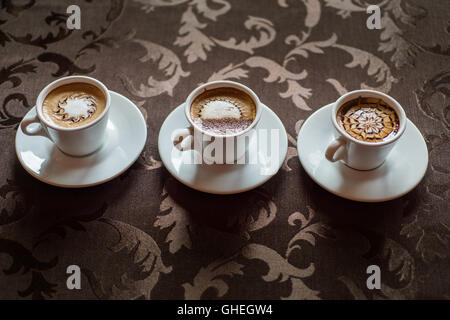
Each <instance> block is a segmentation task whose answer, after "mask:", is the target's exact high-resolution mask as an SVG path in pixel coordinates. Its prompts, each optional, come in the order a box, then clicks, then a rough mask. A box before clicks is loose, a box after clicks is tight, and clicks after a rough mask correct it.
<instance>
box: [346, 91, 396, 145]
mask: <svg viewBox="0 0 450 320" xmlns="http://www.w3.org/2000/svg"><path fill="white" fill-rule="evenodd" d="M337 120H338V123H339V125H340V126H341V127H342V128H343V129H344V130H345V132H347V134H349V135H350V136H352V137H353V138H355V139H358V140H361V141H365V142H382V141H385V140H387V139H389V138H391V137H393V136H395V134H396V133H397V132H398V129H399V126H400V123H399V119H398V116H397V114H396V113H395V111H394V110H393V109H392V108H391V107H389V106H388V105H387V104H386V103H385V102H383V101H382V100H376V99H371V98H358V99H356V100H352V101H350V102H347V103H346V104H344V105H343V106H342V107H341V109H340V110H339V111H338V116H337Z"/></svg>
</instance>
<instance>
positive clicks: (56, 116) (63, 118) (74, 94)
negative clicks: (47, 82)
mask: <svg viewBox="0 0 450 320" xmlns="http://www.w3.org/2000/svg"><path fill="white" fill-rule="evenodd" d="M105 108H106V97H105V95H104V94H103V92H102V91H101V90H100V89H99V88H97V87H96V86H93V85H91V84H88V83H71V84H67V85H63V86H61V87H58V88H56V89H54V90H52V91H50V93H49V94H48V95H47V97H45V99H44V102H43V103H42V113H43V115H44V117H45V118H46V119H47V120H48V121H50V122H51V123H53V124H54V125H56V126H59V127H64V128H76V127H81V126H84V125H87V124H88V123H91V122H92V121H94V120H95V119H97V118H98V117H99V116H100V115H101V114H102V113H103V111H104V110H105Z"/></svg>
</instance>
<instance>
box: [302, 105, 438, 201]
mask: <svg viewBox="0 0 450 320" xmlns="http://www.w3.org/2000/svg"><path fill="white" fill-rule="evenodd" d="M332 105H333V103H329V104H326V105H324V106H322V107H321V108H319V109H317V110H316V111H315V112H313V113H312V114H311V115H310V116H309V117H308V118H307V119H306V120H305V121H304V123H303V124H302V127H301V128H300V131H299V132H298V135H297V154H298V158H299V160H300V164H301V165H302V167H303V170H305V172H306V174H307V175H308V176H309V177H310V178H311V179H312V180H313V181H314V182H315V183H316V184H317V185H319V186H320V187H321V188H323V189H324V190H326V191H328V192H330V193H332V194H334V195H336V196H338V197H341V198H344V199H347V200H351V201H356V202H366V203H379V202H386V201H391V200H394V199H398V198H401V197H403V196H404V195H406V194H407V193H409V192H411V191H412V190H414V189H415V188H416V187H417V186H418V185H419V183H420V182H421V181H422V180H423V178H424V177H425V175H426V173H427V171H428V166H429V155H428V152H426V166H425V169H424V170H423V172H422V174H421V175H420V179H417V182H415V183H414V184H411V187H408V188H406V191H404V192H402V193H399V194H397V195H394V196H390V197H383V198H370V199H367V198H361V197H352V196H351V195H348V194H344V193H341V192H337V191H335V190H333V189H331V188H328V187H327V186H326V185H324V184H323V183H320V182H319V181H318V180H317V179H316V178H315V177H314V175H312V174H310V172H309V171H308V170H307V169H306V168H305V165H304V163H303V161H302V158H301V156H300V153H301V152H300V134H301V132H302V129H303V128H304V127H305V124H306V123H308V122H309V121H311V119H312V118H313V116H314V115H315V114H316V113H317V112H318V111H320V110H322V109H326V108H330V109H331V107H332ZM407 120H408V122H407V126H406V128H407V127H408V126H410V127H411V128H412V129H413V130H414V129H415V130H416V131H418V132H419V133H420V137H421V138H422V142H423V143H424V145H425V148H426V149H427V151H428V148H427V144H426V142H425V139H424V138H423V135H422V133H421V132H420V130H419V129H418V128H417V126H416V125H415V124H414V123H413V122H412V121H411V120H409V119H407ZM336 164H337V163H336ZM350 169H351V170H354V171H355V172H356V173H362V172H364V171H359V170H356V169H352V168H350ZM376 169H377V168H375V169H373V170H376Z"/></svg>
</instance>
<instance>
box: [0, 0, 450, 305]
mask: <svg viewBox="0 0 450 320" xmlns="http://www.w3.org/2000/svg"><path fill="white" fill-rule="evenodd" d="M261 3H262V2H261V1H257V0H251V1H239V0H109V1H104V2H101V4H99V3H97V2H95V4H94V2H93V1H88V0H85V1H78V5H79V6H80V8H81V11H82V21H81V29H80V30H68V29H67V28H66V19H67V17H68V14H67V13H66V8H67V6H68V5H70V4H73V3H72V2H70V1H65V0H64V1H57V2H56V1H47V0H45V1H39V2H38V1H34V0H29V1H16V0H5V1H2V2H1V4H0V89H1V90H0V132H1V133H2V135H1V136H0V145H1V147H2V148H3V150H4V151H3V152H2V153H1V155H0V157H1V160H2V161H1V162H2V164H3V166H2V170H1V171H0V298H5V299H71V298H85V299H170V298H177V299H215V298H235V299H239V298H243V299H249V298H254V299H412V298H448V297H450V277H449V275H448V272H447V271H446V270H448V269H449V268H450V255H449V254H448V252H449V249H450V218H449V216H448V212H449V196H450V191H449V190H450V183H449V177H450V169H449V168H450V163H449V160H450V157H449V151H450V148H449V147H450V142H449V141H450V138H449V137H450V132H449V129H450V113H449V111H450V104H449V101H450V100H449V99H450V90H449V86H450V69H449V66H450V49H449V48H450V42H449V39H450V37H449V33H450V27H449V16H450V7H449V6H448V3H447V1H445V0H439V1H437V0H436V1H419V0H389V1H387V0H380V1H365V0H302V1H294V0H278V1H270V2H269V1H264V4H263V5H262V4H261ZM374 3H376V4H378V5H379V6H380V9H381V26H382V29H381V30H369V29H367V28H366V19H367V14H366V8H367V6H368V5H370V4H374ZM31 26H32V27H31ZM73 74H82V75H89V76H92V77H95V78H98V79H100V80H101V81H102V82H104V83H105V84H106V85H107V86H108V87H109V88H110V89H111V90H115V91H117V92H120V93H122V94H124V95H125V96H127V97H129V98H130V99H131V100H132V101H134V102H135V103H136V105H137V106H138V107H139V109H140V110H141V112H142V113H143V115H144V117H145V119H146V121H147V125H148V132H149V136H148V141H147V145H146V146H145V149H144V151H143V153H142V154H141V156H140V157H139V158H138V160H137V162H136V163H135V164H134V165H133V166H132V167H131V169H130V170H128V171H127V172H126V173H125V174H123V175H122V176H120V177H119V178H117V179H115V180H113V181H111V182H108V183H106V184H104V185H101V186H97V187H93V188H88V189H82V190H65V189H59V188H55V187H51V186H47V185H44V184H42V183H40V182H38V181H36V180H34V179H33V178H32V177H30V176H28V175H27V174H26V173H25V171H24V170H23V169H22V168H21V167H20V165H19V164H18V161H17V160H16V158H15V152H14V136H15V133H16V130H17V127H18V125H19V123H20V121H21V119H22V117H23V116H24V115H25V114H26V112H28V111H29V110H30V109H31V108H32V107H33V105H34V101H35V99H36V97H37V94H38V93H39V91H40V90H41V89H42V88H43V87H44V86H45V85H46V84H47V83H49V82H50V81H52V80H54V79H56V78H58V77H61V76H67V75H73ZM219 79H230V80H235V81H239V82H242V83H244V84H246V85H249V86H250V87H251V88H252V89H253V90H254V91H255V92H256V93H257V94H258V95H259V96H260V98H261V100H262V101H263V102H264V103H265V104H266V105H268V106H269V107H270V108H271V109H272V110H274V111H275V112H276V113H277V114H278V116H279V117H280V119H281V120H282V121H283V123H284V125H285V128H286V130H287V133H288V142H289V145H288V154H287V157H286V160H285V162H284V164H283V166H282V169H281V170H280V171H279V172H278V173H277V175H275V176H274V177H273V178H272V179H271V180H270V181H269V182H267V183H266V184H265V185H263V186H262V187H260V188H257V189H255V190H252V191H249V192H246V193H243V194H238V195H230V196H215V195H208V194H204V193H201V192H197V191H194V190H192V189H189V188H188V187H185V186H184V185H182V184H180V183H179V182H178V181H176V180H175V179H174V178H173V177H170V175H169V173H168V172H167V171H166V170H165V169H164V167H163V165H162V163H161V160H160V157H159V154H158V147H157V135H158V132H159V127H160V126H161V124H162V122H163V121H164V119H165V118H166V116H167V115H168V114H169V113H170V112H171V110H173V109H174V108H175V107H176V106H178V105H179V104H181V103H182V102H183V100H184V99H185V98H186V96H187V95H188V93H189V92H190V91H191V90H192V89H193V88H195V87H196V86H197V85H198V84H200V83H205V82H207V81H213V80H219ZM358 88H373V89H376V90H381V91H384V92H387V93H389V94H391V95H392V96H394V97H395V98H396V99H397V100H398V101H399V102H400V103H401V104H402V105H403V106H404V108H405V110H406V113H407V116H408V117H409V118H410V119H411V120H412V121H413V122H414V123H415V124H416V125H417V126H418V128H419V129H420V130H421V132H422V133H423V135H424V137H425V140H426V142H427V145H428V149H429V155H430V167H429V170H428V172H427V175H426V177H425V179H424V181H423V182H422V183H420V184H419V186H418V187H417V188H416V189H415V190H414V191H412V192H410V193H409V194H408V195H406V196H404V197H402V198H400V199H397V200H393V201H389V202H386V203H380V204H363V203H355V202H351V201H346V200H344V199H340V198H338V197H335V196H333V195H331V194H329V193H327V192H326V191H324V190H323V189H321V188H320V187H318V186H317V185H315V184H314V183H313V182H312V181H311V180H310V179H309V178H308V177H307V175H306V174H305V172H304V171H303V169H302V168H301V165H300V163H299V161H298V160H297V141H296V137H297V134H298V132H299V130H300V128H301V126H302V124H303V122H304V121H305V120H306V119H307V117H308V116H309V115H311V114H312V112H314V111H315V110H317V109H319V108H320V107H321V106H323V105H325V104H328V103H330V102H333V101H335V100H336V99H337V98H338V97H339V95H341V94H343V93H345V92H347V91H349V90H354V89H358ZM71 264H77V265H79V266H80V267H81V269H82V290H68V289H67V288H66V277H67V275H66V268H67V266H69V265H71ZM372 264H376V265H378V266H380V268H381V271H382V281H381V289H380V290H375V291H374V290H368V289H367V287H366V279H367V274H366V268H367V266H369V265H372Z"/></svg>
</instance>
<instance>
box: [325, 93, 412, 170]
mask: <svg viewBox="0 0 450 320" xmlns="http://www.w3.org/2000/svg"><path fill="white" fill-rule="evenodd" d="M358 97H362V98H378V99H381V100H383V101H384V102H386V103H387V104H388V105H389V106H390V107H391V108H392V109H394V111H395V112H396V113H397V115H398V118H399V122H400V127H399V130H398V132H397V134H396V135H395V136H394V137H392V138H390V139H388V140H386V141H381V142H364V141H360V140H357V139H355V138H353V137H352V136H350V135H349V134H348V133H346V132H345V130H344V129H343V128H342V127H341V126H340V125H339V124H338V122H337V113H338V111H339V108H340V107H341V106H342V105H344V104H345V103H346V102H348V101H350V100H353V99H357V98H358ZM407 121H408V120H407V118H406V114H405V111H404V110H403V108H402V107H401V105H400V104H399V103H398V102H397V101H396V100H395V99H394V98H392V97H390V96H388V95H387V94H384V93H382V92H378V91H374V90H355V91H351V92H348V93H346V94H344V95H343V96H341V97H340V98H339V99H338V100H337V101H336V102H335V103H334V105H333V108H332V111H331V123H332V124H333V126H334V128H335V129H336V131H337V136H336V138H335V140H334V141H332V142H331V144H330V145H329V146H328V148H327V150H326V152H325V157H326V158H327V159H328V160H329V161H331V162H335V161H338V160H342V161H343V162H344V163H345V164H346V165H348V166H349V167H351V168H353V169H357V170H372V169H375V168H377V167H379V166H380V165H382V164H383V162H384V160H386V157H387V156H388V154H389V152H390V151H391V150H392V148H393V147H394V145H395V143H396V142H397V141H398V139H400V137H401V136H402V135H403V132H405V128H406V123H407Z"/></svg>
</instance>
